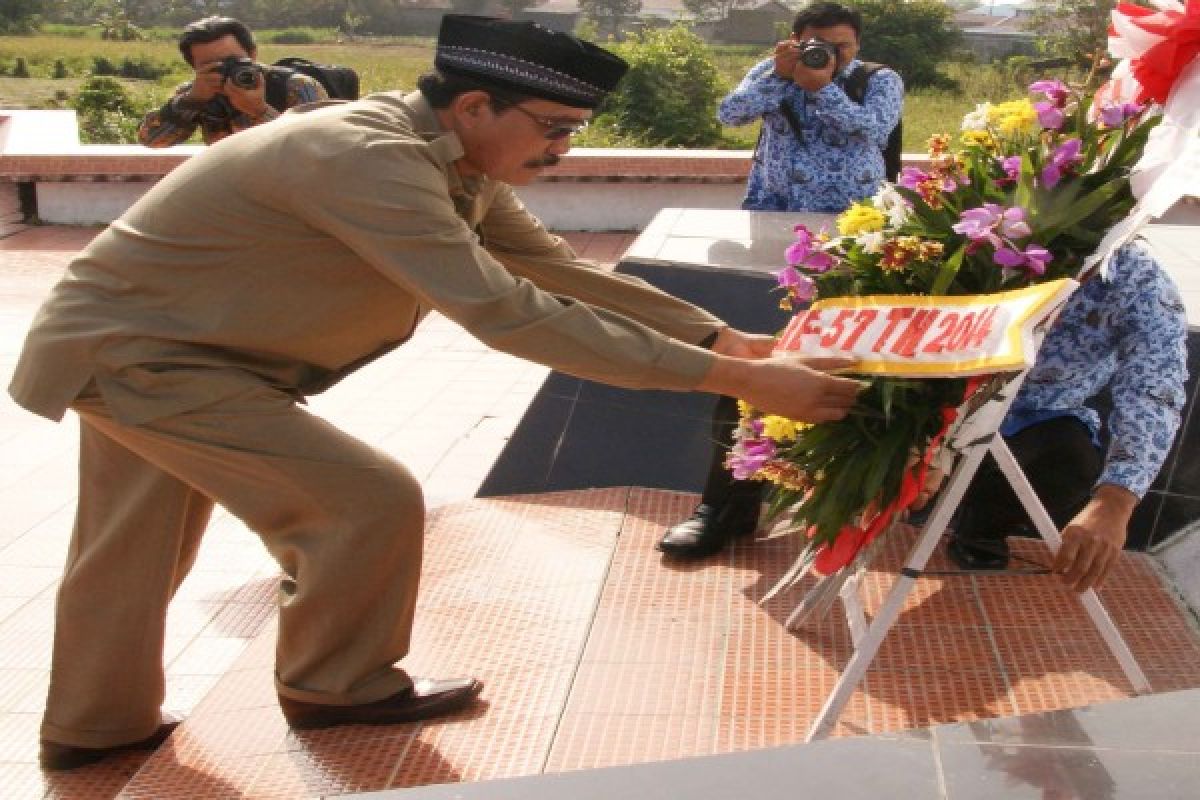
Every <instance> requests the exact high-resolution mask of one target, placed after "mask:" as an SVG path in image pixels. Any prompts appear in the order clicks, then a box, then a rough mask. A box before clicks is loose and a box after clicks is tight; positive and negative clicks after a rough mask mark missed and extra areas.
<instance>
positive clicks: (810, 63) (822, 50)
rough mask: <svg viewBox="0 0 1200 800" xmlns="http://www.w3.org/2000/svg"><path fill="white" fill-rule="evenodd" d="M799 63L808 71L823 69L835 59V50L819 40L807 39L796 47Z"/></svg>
mask: <svg viewBox="0 0 1200 800" xmlns="http://www.w3.org/2000/svg"><path fill="white" fill-rule="evenodd" d="M797 47H798V48H799V49H800V55H799V59H800V63H801V64H803V65H804V66H806V67H808V68H809V69H825V67H827V66H829V62H830V61H834V60H836V59H837V48H836V47H834V46H833V45H831V44H828V43H827V42H822V41H821V40H820V39H809V40H808V41H807V42H801V43H800V44H798V45H797Z"/></svg>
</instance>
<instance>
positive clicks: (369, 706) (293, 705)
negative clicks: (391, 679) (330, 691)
mask: <svg viewBox="0 0 1200 800" xmlns="http://www.w3.org/2000/svg"><path fill="white" fill-rule="evenodd" d="M482 690H483V683H482V682H480V681H477V680H475V679H474V678H454V679H451V680H431V679H424V680H418V681H416V682H415V683H414V684H413V686H412V688H410V689H405V690H404V691H402V692H397V693H396V694H394V695H392V696H390V697H385V698H383V699H382V700H376V701H375V702H374V703H365V704H363V705H357V706H327V705H321V704H318V703H305V702H302V701H300V700H293V699H291V698H290V697H280V698H279V707H280V708H281V709H282V710H283V716H284V717H285V718H286V719H287V721H288V725H291V726H292V727H293V728H295V729H297V730H312V729H315V728H332V727H333V726H335V725H398V724H400V723H403V722H419V721H421V720H423V719H429V718H431V717H440V716H442V715H443V714H449V713H450V712H451V711H458V710H459V709H460V708H464V707H465V706H468V705H470V704H471V703H472V702H474V700H475V698H476V697H477V696H478V695H479V692H480V691H482Z"/></svg>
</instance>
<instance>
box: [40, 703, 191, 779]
mask: <svg viewBox="0 0 1200 800" xmlns="http://www.w3.org/2000/svg"><path fill="white" fill-rule="evenodd" d="M180 722H182V720H180V719H179V718H177V717H173V716H171V715H169V714H163V715H162V724H161V725H159V726H158V730H156V731H155V732H154V733H152V734H150V735H149V736H147V737H146V738H145V739H139V740H138V741H136V742H130V743H129V744H119V745H116V746H114V747H75V746H73V745H69V744H59V743H58V742H51V741H48V740H46V739H42V743H41V744H42V747H41V751H40V752H39V753H38V762H39V763H40V764H41V765H42V769H48V770H54V771H58V770H66V769H76V768H77V767H83V766H87V765H88V764H95V763H96V762H97V761H101V760H103V759H105V758H107V757H108V756H111V755H115V754H117V753H128V752H129V751H131V750H157V749H158V746H159V745H161V744H162V743H163V742H165V741H166V740H167V737H169V736H170V735H171V733H172V732H173V731H174V730H175V729H176V728H178V727H179V723H180Z"/></svg>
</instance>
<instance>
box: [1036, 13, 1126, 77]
mask: <svg viewBox="0 0 1200 800" xmlns="http://www.w3.org/2000/svg"><path fill="white" fill-rule="evenodd" d="M1115 6H1116V0H1038V2H1037V5H1036V6H1035V8H1034V11H1033V14H1032V15H1030V17H1029V20H1028V22H1027V23H1026V25H1025V27H1026V29H1028V30H1031V31H1034V32H1036V33H1037V34H1038V35H1039V37H1040V46H1041V47H1042V49H1043V50H1044V51H1045V52H1046V54H1047V55H1052V56H1064V57H1067V58H1072V59H1076V60H1078V61H1081V62H1090V61H1091V59H1092V56H1093V54H1094V53H1097V52H1101V53H1102V52H1104V51H1105V49H1106V48H1107V43H1108V22H1109V16H1110V14H1111V12H1112V10H1113V8H1114V7H1115Z"/></svg>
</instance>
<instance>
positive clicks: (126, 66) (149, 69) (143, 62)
mask: <svg viewBox="0 0 1200 800" xmlns="http://www.w3.org/2000/svg"><path fill="white" fill-rule="evenodd" d="M174 69H175V67H174V65H168V64H162V63H160V62H158V61H155V60H154V59H153V58H150V57H148V56H139V57H138V58H130V57H129V56H125V57H124V58H122V59H121V61H120V62H119V63H115V64H114V63H113V62H112V61H111V60H110V59H108V58H107V57H105V56H93V57H92V70H91V72H92V74H93V75H112V76H118V77H121V78H132V79H134V80H143V81H156V80H158V79H159V78H161V77H162V76H164V75H169V74H170V73H171V72H172V71H173V70H174Z"/></svg>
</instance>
